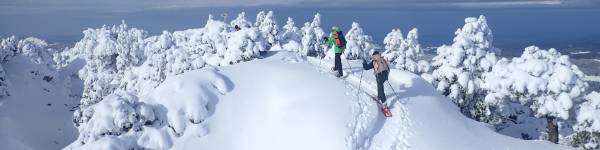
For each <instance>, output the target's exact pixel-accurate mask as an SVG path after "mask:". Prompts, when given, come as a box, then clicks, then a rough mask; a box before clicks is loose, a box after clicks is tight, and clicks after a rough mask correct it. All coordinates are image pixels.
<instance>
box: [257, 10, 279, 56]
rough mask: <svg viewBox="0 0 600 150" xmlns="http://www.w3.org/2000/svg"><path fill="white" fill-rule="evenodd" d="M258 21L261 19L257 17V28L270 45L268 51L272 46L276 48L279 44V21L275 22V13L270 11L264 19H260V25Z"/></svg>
mask: <svg viewBox="0 0 600 150" xmlns="http://www.w3.org/2000/svg"><path fill="white" fill-rule="evenodd" d="M258 20H259V19H258V17H257V25H258V26H256V27H257V28H258V30H259V31H260V33H261V34H262V36H263V37H264V38H265V39H266V42H267V44H268V45H267V49H269V48H270V47H271V46H274V45H275V44H278V42H279V39H278V35H279V26H278V24H277V21H276V20H275V15H274V14H273V11H269V12H268V13H267V14H266V15H265V16H264V18H262V19H260V21H261V22H260V23H258Z"/></svg>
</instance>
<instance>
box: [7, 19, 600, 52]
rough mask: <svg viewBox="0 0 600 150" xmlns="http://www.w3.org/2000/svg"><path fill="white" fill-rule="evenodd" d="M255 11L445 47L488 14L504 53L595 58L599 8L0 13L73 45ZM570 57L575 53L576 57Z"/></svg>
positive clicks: (21, 27)
mask: <svg viewBox="0 0 600 150" xmlns="http://www.w3.org/2000/svg"><path fill="white" fill-rule="evenodd" d="M259 10H273V11H275V15H276V17H277V19H278V20H277V21H278V22H279V24H280V25H283V24H285V21H286V18H287V17H288V16H289V17H292V18H294V20H295V22H296V25H297V26H298V27H301V26H302V25H303V24H304V22H306V21H310V20H312V17H313V14H314V13H316V12H320V13H321V15H322V23H323V24H322V26H323V28H324V29H329V27H330V26H332V25H336V26H340V27H341V28H342V29H343V30H348V29H349V28H350V25H351V23H352V22H353V21H357V22H359V23H360V24H361V26H362V27H363V28H364V30H365V32H366V33H367V34H370V35H372V36H373V39H374V40H375V41H376V42H377V43H382V40H383V38H384V37H385V35H386V34H387V33H388V32H389V31H391V30H392V29H393V28H400V29H401V30H402V31H403V33H404V34H406V32H407V31H409V30H410V29H411V28H413V27H417V28H419V34H420V35H419V36H420V37H419V38H420V42H421V44H422V45H423V46H424V47H432V46H439V45H442V44H449V43H451V42H452V38H453V37H454V31H456V29H457V28H459V27H461V26H462V25H463V24H464V18H465V17H469V16H475V17H476V16H479V15H480V14H481V15H486V17H487V19H488V24H489V25H490V27H491V28H492V30H493V34H494V45H495V46H496V47H499V48H501V49H503V54H504V55H508V56H514V55H519V54H520V53H521V51H522V50H523V48H525V47H527V46H529V45H537V46H540V47H542V48H551V47H554V48H557V49H559V50H560V51H562V52H563V53H569V52H574V51H590V53H589V54H588V55H580V56H582V57H589V56H594V57H595V56H598V55H600V54H599V53H600V19H599V18H600V9H592V8H589V9H564V8H561V9H557V8H511V9H499V8H488V9H475V8H468V9H456V8H290V7H264V8H263V7H261V8H259V7H243V8H241V7H227V8H193V9H179V10H149V11H140V12H89V11H60V12H46V13H42V14H36V13H27V12H23V13H21V14H0V18H2V21H1V22H0V35H2V36H7V35H17V36H21V37H25V36H35V37H39V38H42V39H45V40H48V41H51V42H59V43H74V42H76V41H78V40H79V39H80V38H81V37H82V33H81V31H83V30H85V29H86V28H97V27H100V26H102V25H103V24H119V23H120V22H121V20H125V21H126V22H127V23H128V24H129V25H130V26H131V27H136V28H141V29H144V30H148V31H149V32H150V33H151V34H159V33H160V32H161V31H163V30H168V31H175V30H182V29H189V28H198V27H202V26H203V25H204V23H205V22H206V18H207V16H208V14H209V13H212V14H214V15H215V17H216V18H220V14H222V13H228V14H229V15H228V18H227V20H231V19H233V18H235V17H236V16H237V13H238V12H240V11H246V15H247V17H248V19H250V20H251V21H253V20H254V19H255V16H256V13H257V12H258V11H259ZM574 56H575V55H574Z"/></svg>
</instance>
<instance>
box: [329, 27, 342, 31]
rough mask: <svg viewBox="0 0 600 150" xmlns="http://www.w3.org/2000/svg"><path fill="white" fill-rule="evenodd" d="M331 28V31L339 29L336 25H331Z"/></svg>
mask: <svg viewBox="0 0 600 150" xmlns="http://www.w3.org/2000/svg"><path fill="white" fill-rule="evenodd" d="M331 30H333V31H338V30H340V28H338V27H336V26H332V27H331Z"/></svg>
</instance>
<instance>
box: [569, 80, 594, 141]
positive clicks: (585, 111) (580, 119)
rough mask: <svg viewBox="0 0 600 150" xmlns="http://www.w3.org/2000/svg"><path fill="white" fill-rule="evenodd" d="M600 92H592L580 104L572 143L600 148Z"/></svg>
mask: <svg viewBox="0 0 600 150" xmlns="http://www.w3.org/2000/svg"><path fill="white" fill-rule="evenodd" d="M598 114H600V94H599V93H597V92H592V93H590V94H588V95H586V96H585V102H583V103H582V104H581V105H580V106H579V110H578V113H577V124H576V125H575V131H576V133H575V135H574V138H573V141H572V143H571V144H572V145H574V146H576V147H583V148H585V149H598V148H600V115H598Z"/></svg>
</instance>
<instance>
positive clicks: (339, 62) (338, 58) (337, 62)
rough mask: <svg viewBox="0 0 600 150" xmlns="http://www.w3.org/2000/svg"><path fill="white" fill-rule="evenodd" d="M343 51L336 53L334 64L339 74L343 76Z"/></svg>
mask: <svg viewBox="0 0 600 150" xmlns="http://www.w3.org/2000/svg"><path fill="white" fill-rule="evenodd" d="M341 56H342V53H335V63H334V64H333V68H334V69H335V70H337V72H338V75H339V76H343V75H344V73H343V72H342V58H341Z"/></svg>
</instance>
